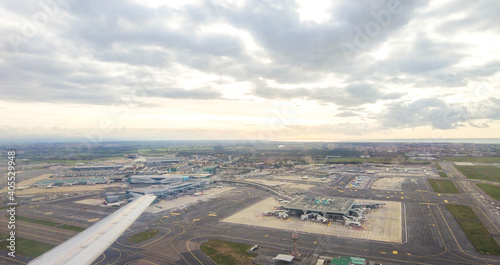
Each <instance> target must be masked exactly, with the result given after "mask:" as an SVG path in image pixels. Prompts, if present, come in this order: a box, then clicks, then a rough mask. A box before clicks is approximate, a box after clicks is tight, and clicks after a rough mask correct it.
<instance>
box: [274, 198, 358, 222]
mask: <svg viewBox="0 0 500 265" xmlns="http://www.w3.org/2000/svg"><path fill="white" fill-rule="evenodd" d="M353 205H354V199H346V198H322V199H318V198H315V199H312V198H298V199H295V200H293V201H291V202H290V203H287V204H284V205H283V206H282V208H283V209H285V210H287V211H289V212H290V214H291V215H298V216H300V215H302V214H308V213H318V214H321V215H322V216H324V217H326V218H328V219H330V220H342V216H347V215H348V214H349V210H351V208H352V206H353Z"/></svg>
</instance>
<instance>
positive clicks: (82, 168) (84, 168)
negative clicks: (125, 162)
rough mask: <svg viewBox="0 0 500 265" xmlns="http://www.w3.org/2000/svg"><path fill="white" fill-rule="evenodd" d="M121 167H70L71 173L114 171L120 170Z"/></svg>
mask: <svg viewBox="0 0 500 265" xmlns="http://www.w3.org/2000/svg"><path fill="white" fill-rule="evenodd" d="M121 167H122V166H116V165H113V166H80V167H72V168H71V170H73V171H91V170H115V169H120V168H121Z"/></svg>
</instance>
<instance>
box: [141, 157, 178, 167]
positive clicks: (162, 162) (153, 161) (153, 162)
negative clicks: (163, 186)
mask: <svg viewBox="0 0 500 265" xmlns="http://www.w3.org/2000/svg"><path fill="white" fill-rule="evenodd" d="M177 163H179V159H178V158H176V157H175V156H160V157H146V162H145V163H144V164H145V166H147V167H162V166H168V165H171V164H177Z"/></svg>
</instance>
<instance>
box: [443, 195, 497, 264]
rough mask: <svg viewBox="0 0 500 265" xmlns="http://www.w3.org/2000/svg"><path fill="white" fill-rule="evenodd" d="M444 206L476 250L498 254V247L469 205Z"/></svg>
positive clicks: (488, 253)
mask: <svg viewBox="0 0 500 265" xmlns="http://www.w3.org/2000/svg"><path fill="white" fill-rule="evenodd" d="M446 208H448V210H449V211H450V212H451V214H452V215H453V216H454V217H455V219H456V220H457V222H458V224H459V225H460V228H462V230H463V231H464V233H465V235H466V236H467V238H468V239H469V240H470V242H471V243H472V245H474V248H476V250H477V252H479V253H482V254H487V255H497V256H499V255H500V247H499V246H498V244H497V242H496V241H495V239H493V237H492V236H491V235H490V233H489V232H488V230H487V229H486V228H485V227H484V226H483V224H482V223H481V221H479V218H478V217H477V216H476V214H475V213H474V211H472V209H471V208H470V207H469V206H465V205H453V204H448V205H446Z"/></svg>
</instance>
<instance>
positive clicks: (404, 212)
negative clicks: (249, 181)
mask: <svg viewBox="0 0 500 265" xmlns="http://www.w3.org/2000/svg"><path fill="white" fill-rule="evenodd" d="M441 166H442V167H443V170H444V172H445V173H446V174H447V175H448V176H449V178H448V179H450V180H452V181H453V182H454V183H455V185H456V186H457V188H458V189H459V191H460V192H461V193H460V194H438V193H435V192H433V191H432V190H431V189H430V187H429V184H428V183H427V178H429V177H428V176H422V177H420V178H415V177H408V178H406V180H405V181H403V182H402V183H401V191H394V190H388V189H382V190H376V189H373V188H371V186H368V187H366V188H365V189H356V188H349V189H347V188H345V186H346V184H347V183H348V182H349V181H351V180H352V178H353V176H352V175H349V174H346V175H342V176H339V177H337V178H335V179H328V180H327V181H325V182H324V183H318V186H316V187H314V188H311V189H310V190H309V191H310V193H311V194H312V195H313V196H324V197H343V198H354V199H356V200H366V201H367V200H376V201H383V202H385V203H396V204H399V205H400V207H401V209H400V210H399V212H400V213H401V222H400V223H401V229H400V231H401V236H400V242H389V241H381V240H373V239H361V238H352V237H345V236H341V235H328V234H325V233H323V230H321V229H320V230H316V231H319V233H316V232H314V231H313V232H303V231H299V232H298V233H299V235H300V239H299V241H298V249H299V251H300V252H301V253H303V256H301V257H302V258H303V260H304V261H308V260H311V257H314V256H315V255H322V256H338V255H342V256H359V257H363V258H367V259H368V260H370V261H376V262H379V263H383V264H500V257H496V256H487V255H482V254H479V253H477V252H476V251H475V249H474V248H473V246H472V245H471V243H470V241H469V240H468V239H467V237H466V236H465V234H464V233H463V231H462V230H461V229H460V227H459V226H458V223H457V222H456V221H455V219H454V218H453V217H452V216H451V213H449V211H448V210H447V209H446V204H447V203H455V204H464V205H472V206H473V208H474V210H475V212H476V213H477V214H478V216H479V218H480V219H481V221H482V222H483V224H484V225H485V226H486V227H487V229H488V231H490V233H492V235H493V236H494V238H496V239H498V238H499V236H500V232H499V230H498V226H499V223H500V217H499V215H498V210H496V208H495V207H496V205H497V203H498V202H496V201H492V200H491V198H489V197H487V196H486V195H485V194H484V193H482V192H481V191H480V190H478V189H477V187H475V185H474V184H473V183H472V182H471V181H469V180H467V179H466V178H465V177H464V176H462V175H460V173H459V172H457V171H456V170H454V168H453V167H452V165H451V164H447V163H441ZM408 179H415V181H408ZM287 182H288V181H287ZM296 183H303V184H306V183H304V182H303V181H302V180H297V181H296ZM268 197H269V193H267V192H265V191H262V190H258V189H255V188H251V187H235V188H233V189H231V190H228V191H225V192H223V193H220V194H218V195H217V196H215V197H213V198H209V199H207V200H198V198H197V197H194V198H197V199H196V202H195V203H193V204H189V205H186V206H185V207H183V208H182V207H181V208H180V210H179V211H178V212H176V213H177V214H178V215H177V214H171V213H170V212H158V213H153V212H149V213H144V214H143V215H142V216H141V217H140V218H139V219H138V220H137V221H136V222H135V223H134V224H133V225H132V226H131V227H130V228H129V229H128V230H127V231H126V232H125V233H124V234H123V235H122V236H121V237H120V238H119V239H118V240H117V241H116V242H115V243H114V244H113V245H112V246H111V247H110V248H109V249H108V250H106V251H105V252H104V253H103V254H102V255H101V256H100V257H99V258H98V259H97V260H96V262H95V263H94V264H102V265H104V264H117V265H124V264H184V265H192V264H214V263H213V261H212V260H211V259H210V258H209V257H207V256H206V255H205V254H203V253H202V252H201V251H200V250H199V245H200V244H201V243H203V242H204V241H206V240H210V239H221V240H227V241H233V242H243V243H247V244H258V245H259V246H261V249H263V252H262V254H263V258H262V260H263V262H264V261H265V260H266V259H265V257H267V256H272V255H270V254H277V253H282V254H288V253H290V250H291V248H292V241H291V238H290V237H291V230H288V229H281V228H273V227H262V226H259V225H258V224H257V223H254V224H252V225H249V224H245V225H243V224H239V223H229V222H223V221H222V220H224V219H226V218H230V217H231V216H233V215H235V214H237V213H238V212H242V211H245V210H246V209H248V208H249V207H252V206H253V205H255V204H257V203H259V202H261V201H263V200H264V199H265V198H268ZM92 198H99V193H97V192H94V193H92V194H88V195H82V196H77V197H70V198H65V199H60V200H54V201H43V202H38V203H34V202H27V203H26V204H23V205H20V206H19V207H18V210H19V212H18V215H19V216H26V217H32V218H37V219H43V220H48V221H54V222H58V223H64V224H70V225H76V226H80V227H88V226H90V225H92V224H94V223H95V222H97V221H98V220H100V219H102V218H104V217H106V216H107V215H109V214H110V213H112V212H113V211H116V210H117V208H112V207H110V208H106V207H98V206H95V207H94V206H86V205H82V204H78V203H75V201H80V200H85V199H92ZM152 207H154V205H153V206H151V207H150V208H152ZM379 210H381V211H379ZM383 210H386V208H382V209H377V210H374V211H373V212H372V213H373V214H376V213H378V212H376V211H379V212H380V213H382V214H383V213H384V212H383ZM260 212H262V210H260ZM372 213H371V214H372ZM369 217H370V222H372V219H373V217H371V216H369ZM259 218H260V219H263V218H264V217H259ZM265 218H269V220H271V219H273V218H274V217H265ZM0 220H1V221H0V232H1V233H3V234H5V233H6V232H7V231H8V230H7V226H6V218H3V219H0ZM275 221H280V222H282V223H283V222H284V223H290V222H292V220H290V221H288V222H286V220H278V219H276V220H275ZM301 222H302V224H304V225H306V224H307V225H311V227H312V225H313V224H314V223H310V222H303V221H298V220H297V225H299V224H300V223H301ZM369 224H370V223H368V225H369ZM314 225H318V227H320V228H325V227H328V225H324V224H314ZM333 225H334V224H331V225H330V226H333ZM147 229H158V230H159V231H160V233H159V234H158V235H157V236H156V237H154V238H151V239H149V240H147V241H145V242H142V243H139V244H131V243H130V242H128V241H127V240H126V239H127V237H128V236H130V235H131V234H133V233H137V232H141V231H144V230H147ZM394 230H398V229H394ZM382 231H383V230H382ZM349 232H361V231H355V230H349ZM16 233H18V234H19V236H20V237H25V238H31V239H34V240H38V241H42V242H47V243H50V244H54V245H55V244H59V243H61V242H63V241H64V240H66V239H68V238H70V237H72V236H73V235H74V234H76V232H73V231H69V230H65V229H62V228H59V227H49V226H44V225H41V224H34V223H27V222H22V221H19V227H18V228H16ZM381 233H384V232H381ZM264 250H265V251H264ZM268 254H269V255H268ZM29 260H31V258H29V257H23V256H20V255H19V256H16V258H15V259H12V258H9V257H8V256H7V255H6V251H5V250H0V264H26V263H27V262H28V261H29Z"/></svg>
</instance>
